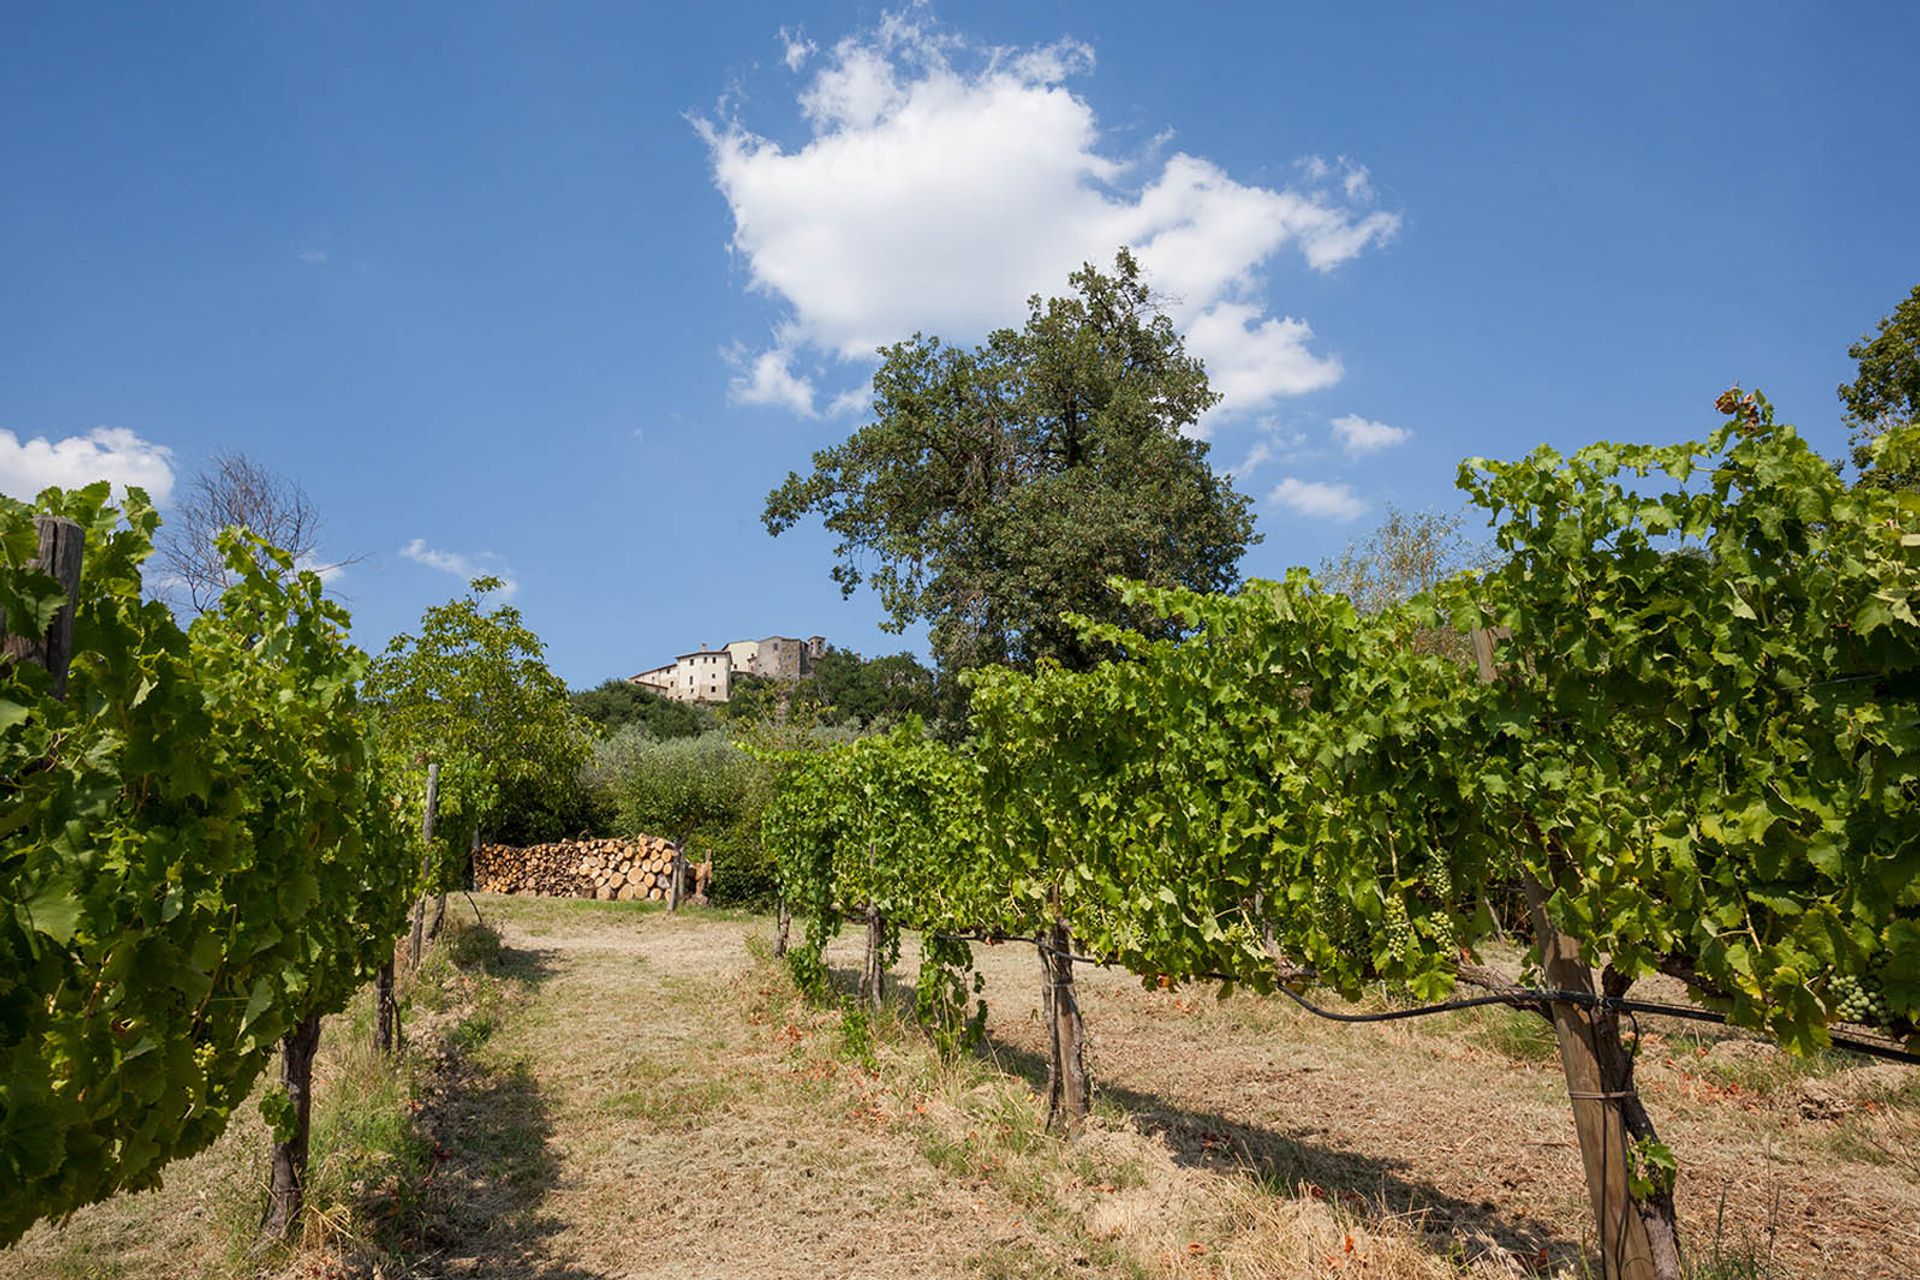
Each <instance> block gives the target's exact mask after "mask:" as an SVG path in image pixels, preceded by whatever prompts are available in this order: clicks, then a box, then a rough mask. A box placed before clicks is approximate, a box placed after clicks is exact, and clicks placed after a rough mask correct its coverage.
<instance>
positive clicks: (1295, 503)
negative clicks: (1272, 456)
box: [1267, 476, 1367, 523]
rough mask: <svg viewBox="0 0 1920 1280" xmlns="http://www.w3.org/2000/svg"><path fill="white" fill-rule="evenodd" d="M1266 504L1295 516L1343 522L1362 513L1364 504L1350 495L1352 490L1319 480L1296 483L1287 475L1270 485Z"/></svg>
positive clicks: (1342, 485)
mask: <svg viewBox="0 0 1920 1280" xmlns="http://www.w3.org/2000/svg"><path fill="white" fill-rule="evenodd" d="M1267 501H1268V502H1269V503H1271V504H1273V505H1274V506H1277V507H1285V508H1286V509H1287V510H1289V511H1291V512H1293V513H1294V514H1295V515H1297V516H1307V517H1309V518H1311V519H1315V520H1338V521H1340V522H1341V523H1345V522H1346V521H1349V520H1355V519H1358V518H1359V517H1360V516H1362V515H1364V514H1366V510H1367V504H1366V503H1364V502H1362V501H1361V500H1360V499H1359V498H1357V497H1355V496H1354V492H1353V487H1352V486H1351V485H1344V484H1328V483H1325V482H1324V481H1320V480H1298V479H1295V478H1294V477H1293V476H1287V477H1286V478H1285V479H1283V480H1281V481H1280V483H1279V484H1277V485H1275V486H1274V489H1273V492H1272V493H1269V494H1268V495H1267Z"/></svg>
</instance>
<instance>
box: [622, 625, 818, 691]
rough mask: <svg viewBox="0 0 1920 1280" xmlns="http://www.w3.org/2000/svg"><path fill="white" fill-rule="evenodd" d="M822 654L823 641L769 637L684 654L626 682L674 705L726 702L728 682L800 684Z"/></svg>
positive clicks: (809, 673)
mask: <svg viewBox="0 0 1920 1280" xmlns="http://www.w3.org/2000/svg"><path fill="white" fill-rule="evenodd" d="M826 652H827V638H826V637H825V636H809V637H807V638H806V639H805V640H800V639H796V638H795V637H793V636H768V637H767V638H766V639H764V640H735V641H733V642H732V643H730V644H728V645H726V646H724V647H722V648H719V649H709V648H707V646H705V645H704V644H703V645H701V646H700V648H699V649H698V650H696V651H695V652H693V653H683V654H681V655H680V656H679V657H677V658H675V659H674V660H673V661H672V662H669V663H667V664H666V665H665V666H661V667H654V668H653V669H652V670H650V671H642V672H640V673H639V674H638V675H632V676H628V677H627V681H628V683H629V684H637V685H644V686H646V687H647V688H649V689H652V690H654V691H655V692H657V693H663V694H665V695H666V696H667V697H669V698H672V699H674V700H675V701H677V702H726V701H728V700H729V699H730V698H732V697H733V678H734V677H735V676H738V675H750V676H762V677H764V678H766V679H768V680H785V681H789V682H791V681H795V680H805V679H807V678H808V677H810V676H812V675H813V664H814V663H815V662H816V661H818V660H819V659H820V658H822V657H824V656H825V655H826Z"/></svg>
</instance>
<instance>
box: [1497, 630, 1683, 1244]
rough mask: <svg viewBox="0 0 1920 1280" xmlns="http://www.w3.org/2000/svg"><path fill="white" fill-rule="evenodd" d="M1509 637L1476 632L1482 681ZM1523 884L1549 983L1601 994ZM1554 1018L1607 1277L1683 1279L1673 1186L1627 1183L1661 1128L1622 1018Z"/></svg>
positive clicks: (1555, 1012)
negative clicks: (1639, 1144) (1639, 1146)
mask: <svg viewBox="0 0 1920 1280" xmlns="http://www.w3.org/2000/svg"><path fill="white" fill-rule="evenodd" d="M1510 634H1511V633H1510V632H1509V631H1508V630H1507V629H1506V628H1504V627H1499V628H1494V629H1491V630H1480V629H1476V630H1474V632H1473V652H1474V658H1475V660H1476V662H1477V664H1478V666H1479V668H1480V679H1481V681H1482V682H1484V683H1488V684H1491V683H1492V682H1493V681H1495V680H1496V679H1498V678H1499V664H1498V662H1497V661H1496V659H1495V653H1494V649H1495V645H1496V643H1497V642H1498V641H1500V640H1503V639H1505V638H1507V637H1508V636H1509V635H1510ZM1527 828H1528V831H1529V833H1530V834H1531V836H1532V838H1533V840H1534V841H1535V843H1536V844H1537V845H1538V846H1539V849H1540V853H1541V855H1542V856H1543V857H1545V858H1547V859H1548V860H1549V862H1550V863H1551V862H1552V861H1554V854H1553V851H1552V850H1551V849H1550V848H1549V847H1548V843H1547V840H1546V837H1545V836H1544V835H1543V834H1542V833H1541V832H1540V831H1539V830H1538V828H1536V827H1535V826H1534V825H1533V823H1532V820H1531V819H1528V820H1527ZM1524 888H1525V891H1526V895H1527V908H1528V914H1529V916H1530V917H1531V919H1532V922H1533V932H1534V941H1535V943H1536V944H1537V945H1538V946H1539V948H1540V967H1541V972H1542V976H1543V978H1544V981H1545V982H1546V985H1547V987H1548V988H1549V989H1551V990H1554V991H1567V992H1575V993H1578V994H1580V995H1582V996H1587V997H1597V996H1599V994H1600V992H1599V991H1598V990H1597V988H1596V986H1595V983H1594V980H1593V967H1592V966H1591V965H1589V964H1588V963H1587V962H1586V960H1585V959H1584V958H1583V957H1582V956H1581V954H1580V940H1579V939H1578V938H1575V937H1573V936H1572V935H1571V934H1568V933H1565V932H1563V931H1562V930H1561V929H1560V927H1559V926H1558V925H1556V924H1555V923H1554V922H1553V920H1552V918H1551V917H1550V916H1549V915H1548V913H1547V902H1548V900H1549V899H1550V898H1551V897H1552V896H1553V894H1552V890H1551V889H1549V888H1548V887H1547V886H1546V885H1543V884H1541V883H1540V881H1539V880H1537V879H1536V878H1534V877H1533V876H1532V875H1528V876H1526V877H1525V880H1524ZM1608 994H1617V993H1608ZM1551 1013H1552V1016H1553V1031H1554V1038H1555V1039H1556V1040H1558V1042H1559V1045H1560V1068H1561V1071H1562V1072H1563V1073H1564V1074H1565V1076H1566V1080H1567V1098H1568V1100H1569V1101H1570V1102H1571V1103H1572V1105H1573V1127H1574V1133H1575V1136H1576V1137H1577V1138H1578V1139H1579V1143H1580V1161H1581V1164H1582V1165H1583V1166H1584V1167H1585V1171H1586V1180H1587V1198H1588V1201H1589V1202H1590V1203H1591V1205H1592V1207H1593V1217H1594V1222H1595V1224H1596V1225H1597V1227H1598V1230H1599V1233H1600V1265H1601V1274H1602V1275H1603V1276H1604V1277H1605V1280H1680V1241H1679V1232H1678V1228H1677V1225H1676V1222H1675V1218H1674V1210H1673V1192H1672V1190H1671V1189H1670V1188H1668V1189H1659V1190H1656V1191H1655V1192H1654V1193H1653V1194H1651V1195H1648V1196H1646V1197H1644V1198H1643V1197H1638V1196H1635V1195H1634V1194H1633V1192H1632V1188H1631V1186H1630V1184H1629V1182H1628V1171H1629V1167H1630V1165H1629V1161H1630V1160H1631V1159H1632V1158H1633V1153H1632V1144H1633V1142H1634V1141H1636V1140H1638V1139H1641V1138H1645V1139H1648V1140H1652V1139H1653V1137H1654V1131H1653V1123H1652V1120H1651V1118H1650V1117H1649V1116H1648V1115H1647V1111H1646V1108H1645V1107H1644V1106H1642V1105H1641V1102H1640V1096H1639V1093H1638V1092H1637V1091H1636V1090H1635V1089H1634V1087H1633V1055H1632V1054H1631V1053H1629V1052H1628V1051H1627V1049H1626V1047H1625V1046H1624V1045H1623V1044H1622V1043H1621V1041H1620V1027H1619V1015H1617V1014H1615V1013H1610V1012H1608V1011H1606V1010H1603V1009H1600V1008H1597V1007H1595V1005H1591V1004H1587V1003H1575V1002H1572V1001H1561V1002H1558V1003H1556V1004H1554V1005H1553V1006H1552V1007H1551Z"/></svg>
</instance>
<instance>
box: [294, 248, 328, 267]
mask: <svg viewBox="0 0 1920 1280" xmlns="http://www.w3.org/2000/svg"><path fill="white" fill-rule="evenodd" d="M293 256H294V257H296V258H298V259H299V260H300V261H301V262H304V263H306V264H307V265H308V266H310V267H317V266H319V265H320V264H321V263H323V262H326V261H327V260H328V259H329V258H330V257H331V256H332V255H331V254H329V253H328V252H327V251H326V250H325V249H302V250H301V251H300V252H298V253H296V254H294V255H293Z"/></svg>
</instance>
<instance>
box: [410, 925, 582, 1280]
mask: <svg viewBox="0 0 1920 1280" xmlns="http://www.w3.org/2000/svg"><path fill="white" fill-rule="evenodd" d="M470 959H471V961H472V962H476V963H477V965H478V967H480V968H482V969H484V971H485V972H486V973H487V974H489V975H491V976H494V977H498V978H503V979H507V980H509V981H512V982H515V983H520V984H524V985H525V986H526V987H528V988H537V987H538V986H540V985H541V984H543V983H545V982H546V981H547V980H548V979H550V978H551V977H553V976H554V974H555V973H556V972H557V969H556V967H555V965H554V964H553V962H552V959H551V956H550V954H549V953H548V952H545V951H543V950H539V949H523V948H515V947H508V946H500V947H499V948H498V949H497V950H496V951H493V952H492V953H491V954H488V955H485V956H477V957H472V958H470ZM494 1029H495V1022H494V1018H493V1016H492V1014H491V1013H490V1012H486V1011H480V1012H475V1013H471V1014H469V1016H468V1017H467V1018H465V1019H463V1020H462V1021H461V1022H460V1023H459V1024H458V1025H456V1026H455V1027H454V1028H453V1029H452V1031H451V1032H450V1033H449V1034H448V1035H447V1036H446V1037H445V1040H444V1044H443V1046H442V1048H441V1050H440V1057H439V1060H438V1061H437V1062H435V1063H434V1066H433V1069H432V1071H431V1073H430V1075H429V1078H428V1082H427V1086H426V1088H425V1090H424V1096H423V1097H422V1099H421V1105H420V1109H419V1111H418V1113H417V1114H416V1116H415V1118H414V1123H415V1127H416V1129H417V1131H418V1132H419V1135H420V1138H421V1140H422V1141H423V1142H424V1143H426V1144H427V1145H428V1146H429V1147H430V1149H431V1151H432V1155H431V1156H430V1157H429V1169H428V1171H427V1173H426V1174H425V1176H424V1177H423V1178H422V1179H421V1181H420V1185H419V1187H418V1188H417V1189H416V1190H415V1203H414V1204H413V1205H412V1206H411V1212H408V1213H407V1214H406V1215H405V1216H406V1218H407V1226H406V1229H405V1231H404V1233H403V1238H404V1241H405V1250H406V1252H407V1253H408V1254H410V1255H412V1260H413V1265H412V1266H411V1267H410V1268H409V1270H408V1274H417V1275H427V1276H473V1277H501V1278H502V1280H504V1278H505V1277H522V1276H524V1277H529V1280H606V1276H605V1273H604V1272H600V1271H593V1270H589V1269H586V1268H584V1267H582V1266H580V1265H579V1264H578V1263H576V1262H574V1261H573V1260H571V1259H569V1258H567V1257H566V1256H564V1255H563V1254H562V1253H561V1252H559V1251H558V1250H557V1249H556V1247H555V1237H556V1236H557V1235H558V1234H559V1233H560V1232H561V1230H563V1229H564V1227H565V1225H566V1224H565V1222H564V1221H563V1220H562V1219H561V1218H559V1217H558V1216H557V1215H555V1214H553V1213H550V1212H548V1211H547V1209H546V1203H547V1200H548V1197H549V1196H550V1195H551V1194H552V1192H553V1191H554V1189H555V1187H556V1186H557V1185H558V1183H559V1179H560V1162H559V1158H558V1156H557V1154H556V1153H555V1151H554V1148H553V1135H554V1124H553V1118H552V1109H551V1107H550V1105H549V1104H548V1101H547V1099H546V1098H545V1097H544V1096H543V1095H542V1094H541V1092H540V1087H539V1084H538V1082H537V1081H536V1080H535V1079H534V1077H533V1073H532V1070H531V1068H530V1065H529V1064H528V1063H527V1062H526V1061H525V1060H522V1059H512V1058H505V1057H502V1056H501V1055H500V1054H498V1053H494V1052H490V1051H489V1049H488V1047H487V1042H488V1041H489V1040H490V1039H491V1037H492V1033H493V1031H494Z"/></svg>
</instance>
